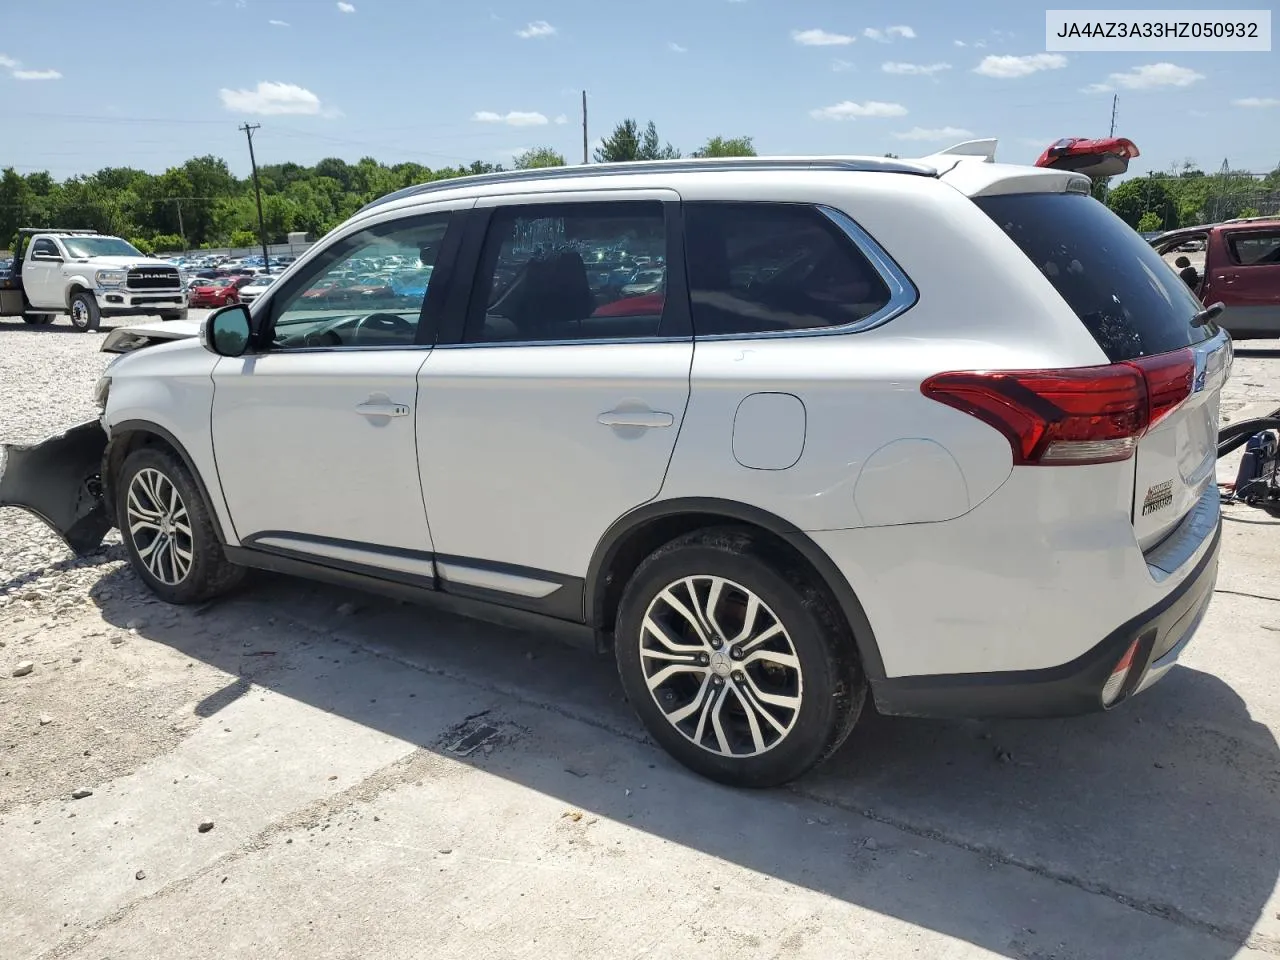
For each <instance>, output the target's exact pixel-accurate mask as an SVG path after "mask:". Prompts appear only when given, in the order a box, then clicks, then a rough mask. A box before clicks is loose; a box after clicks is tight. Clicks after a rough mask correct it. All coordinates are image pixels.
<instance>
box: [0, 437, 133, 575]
mask: <svg viewBox="0 0 1280 960" xmlns="http://www.w3.org/2000/svg"><path fill="white" fill-rule="evenodd" d="M106 447H107V433H106V431H105V430H103V429H102V425H101V424H100V423H98V421H97V420H91V421H89V422H88V423H82V424H80V426H78V427H72V428H71V429H70V430H68V431H67V432H66V433H62V434H59V435H58V436H56V437H50V438H49V439H48V440H45V441H44V442H43V443H37V444H32V445H19V444H10V443H6V444H0V507H21V508H22V509H23V510H26V511H28V512H29V513H33V514H35V515H36V516H37V517H39V518H40V519H41V520H43V521H44V522H45V523H47V524H48V525H49V526H50V528H52V529H53V531H54V532H55V533H56V534H58V536H60V537H61V538H62V539H63V541H64V542H65V543H66V545H67V546H68V547H70V548H71V550H72V551H73V552H74V553H75V554H76V555H78V556H83V555H84V554H86V553H89V552H91V551H92V550H94V549H95V548H96V547H98V546H100V545H101V543H102V539H103V537H105V536H106V535H107V531H108V530H110V529H111V527H112V526H113V524H112V522H111V518H110V516H109V514H108V512H107V510H106V505H105V504H104V503H103V500H102V485H101V482H100V480H99V474H100V473H101V471H102V455H103V452H104V451H105V450H106Z"/></svg>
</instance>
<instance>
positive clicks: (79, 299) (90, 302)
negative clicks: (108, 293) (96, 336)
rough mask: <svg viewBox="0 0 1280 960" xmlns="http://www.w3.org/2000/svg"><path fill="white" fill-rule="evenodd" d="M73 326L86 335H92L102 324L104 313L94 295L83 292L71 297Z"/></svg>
mask: <svg viewBox="0 0 1280 960" xmlns="http://www.w3.org/2000/svg"><path fill="white" fill-rule="evenodd" d="M70 310H71V325H72V326H73V327H75V328H76V329H77V330H80V331H82V332H84V333H92V332H93V331H94V330H97V329H98V325H99V324H100V323H101V322H102V311H101V310H99V309H98V301H97V300H96V299H94V296H93V294H92V293H86V292H85V291H83V290H81V291H80V292H79V293H77V294H74V295H73V296H72V297H71V306H70Z"/></svg>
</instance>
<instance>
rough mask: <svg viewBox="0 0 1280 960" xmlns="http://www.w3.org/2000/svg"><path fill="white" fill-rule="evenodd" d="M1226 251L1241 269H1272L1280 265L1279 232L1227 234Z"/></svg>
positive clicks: (1252, 231) (1253, 231) (1262, 231)
mask: <svg viewBox="0 0 1280 960" xmlns="http://www.w3.org/2000/svg"><path fill="white" fill-rule="evenodd" d="M1227 250H1229V251H1230V253H1231V259H1232V260H1234V261H1235V262H1236V263H1238V264H1239V265H1240V266H1242V267H1274V266H1276V265H1277V264H1280V230H1251V231H1248V232H1244V231H1241V232H1240V233H1229V234H1227Z"/></svg>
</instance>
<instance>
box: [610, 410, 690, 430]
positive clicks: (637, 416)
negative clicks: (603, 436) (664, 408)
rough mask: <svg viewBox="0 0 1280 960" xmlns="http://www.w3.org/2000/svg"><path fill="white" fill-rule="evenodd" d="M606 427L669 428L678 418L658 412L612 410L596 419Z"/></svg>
mask: <svg viewBox="0 0 1280 960" xmlns="http://www.w3.org/2000/svg"><path fill="white" fill-rule="evenodd" d="M596 419H597V420H598V421H599V422H600V423H603V424H604V425H605V426H606V427H645V428H646V429H647V428H651V427H669V426H671V425H672V424H673V423H675V422H676V418H675V417H673V416H672V415H671V414H669V413H662V412H661V411H658V410H610V411H608V412H607V413H602V414H600V416H599V417H597V418H596Z"/></svg>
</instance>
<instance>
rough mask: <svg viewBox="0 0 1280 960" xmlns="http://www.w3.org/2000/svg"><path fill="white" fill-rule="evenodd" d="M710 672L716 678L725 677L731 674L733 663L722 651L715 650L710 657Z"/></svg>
mask: <svg viewBox="0 0 1280 960" xmlns="http://www.w3.org/2000/svg"><path fill="white" fill-rule="evenodd" d="M711 672H712V673H714V674H715V675H716V676H718V677H727V676H728V675H729V674H730V673H732V672H733V662H732V661H731V660H730V659H729V655H728V654H727V653H725V652H724V651H723V650H717V651H716V652H715V653H713V654H712V655H711Z"/></svg>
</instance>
